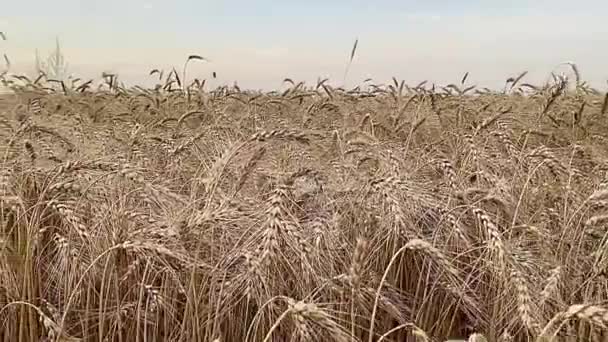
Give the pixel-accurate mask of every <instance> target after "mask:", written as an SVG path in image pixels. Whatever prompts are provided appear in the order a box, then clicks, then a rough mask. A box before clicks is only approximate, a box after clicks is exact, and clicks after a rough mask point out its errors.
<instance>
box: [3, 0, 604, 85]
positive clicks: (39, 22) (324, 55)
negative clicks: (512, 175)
mask: <svg viewBox="0 0 608 342" xmlns="http://www.w3.org/2000/svg"><path fill="white" fill-rule="evenodd" d="M606 10H608V3H605V2H602V1H598V0H582V1H578V2H570V1H564V0H558V1H551V2H549V1H535V2H530V1H523V0H514V1H510V2H499V1H495V0H491V1H483V2H482V1H480V0H476V1H473V0H468V1H460V2H458V3H455V2H450V1H445V0H442V1H427V2H425V3H422V4H420V3H416V2H414V1H393V0H391V1H378V2H376V3H370V2H363V1H355V0H353V1H341V0H340V1H333V2H331V3H328V2H321V1H317V0H314V1H307V2H305V3H290V2H285V1H283V2H275V1H267V0H266V1H256V2H246V1H233V2H232V3H226V2H217V1H198V2H195V1H186V0H179V1H178V0H176V1H173V2H166V1H164V2H163V1H159V0H146V1H140V0H133V1H129V2H127V1H117V0H108V1H103V2H83V1H77V0H59V1H54V2H52V3H50V2H43V1H33V0H23V1H20V2H17V1H13V2H11V3H9V4H5V5H4V6H3V11H2V14H1V15H0V31H2V32H5V33H6V35H7V38H8V40H7V41H4V42H0V53H6V54H7V55H8V56H9V57H10V59H11V62H12V69H11V70H12V71H13V72H18V73H30V74H31V73H32V72H33V70H34V58H35V51H36V49H38V50H39V52H40V55H41V56H43V57H44V56H46V55H47V54H48V53H50V52H51V51H52V49H53V47H54V45H55V38H56V37H58V38H59V40H60V42H61V46H62V49H63V52H64V55H65V57H66V60H67V61H68V63H69V66H70V71H71V73H72V74H74V75H76V76H78V77H83V78H98V77H99V75H100V74H101V73H102V72H103V71H107V72H114V73H118V74H119V75H120V78H121V80H122V81H124V82H125V83H127V84H131V85H132V84H151V83H150V82H153V81H154V80H153V78H152V77H150V76H148V72H149V71H150V70H151V69H153V68H160V69H165V70H167V69H169V68H171V67H175V68H176V69H177V70H179V71H180V72H181V68H182V66H183V63H184V61H185V59H186V57H187V56H188V55H190V54H199V55H201V56H204V57H206V58H208V59H210V61H211V62H209V63H197V62H194V63H192V65H191V67H190V68H189V79H192V78H194V77H197V78H201V79H202V78H207V79H209V78H210V75H211V72H213V71H215V72H216V73H217V75H218V78H217V79H216V80H212V82H211V83H210V86H214V85H220V84H232V83H233V82H234V81H237V82H238V84H239V86H241V87H244V88H254V89H275V88H279V87H281V85H282V80H283V79H284V78H286V77H289V78H292V79H294V80H302V81H307V82H314V81H315V80H316V79H317V78H318V77H328V78H329V79H330V81H331V83H332V84H336V85H342V81H343V76H344V71H345V68H346V65H347V62H348V57H349V54H350V50H351V48H352V44H353V42H354V41H355V39H356V38H358V39H359V46H358V50H357V54H356V56H355V59H354V61H353V64H352V66H351V68H350V71H349V74H348V79H347V84H346V85H347V86H352V85H356V84H361V83H362V81H363V80H364V79H366V78H372V79H373V80H374V81H376V82H387V81H389V80H390V78H391V77H393V76H395V77H397V78H398V79H404V80H405V81H406V82H408V83H417V82H419V81H422V80H429V82H434V83H438V84H447V83H451V82H456V81H458V80H459V79H460V77H462V75H463V74H464V73H465V72H467V71H468V72H470V77H469V84H476V85H478V86H480V87H486V86H487V87H492V88H497V87H500V86H501V85H502V84H503V83H504V80H505V79H506V78H508V77H509V76H513V75H516V74H518V73H520V72H522V71H524V70H527V71H529V75H528V76H527V78H526V80H527V81H528V82H532V83H534V82H542V81H544V80H546V79H547V78H548V76H549V74H550V72H551V71H552V70H553V68H554V67H555V66H556V65H558V64H559V63H560V62H565V61H572V62H574V63H576V64H577V65H578V67H579V68H580V71H581V73H582V78H583V79H584V80H586V81H588V82H589V83H590V84H591V85H592V86H595V87H599V88H602V89H603V88H605V87H606V80H607V79H608V68H607V66H606V61H608V25H605V23H603V15H602V13H605V11H606Z"/></svg>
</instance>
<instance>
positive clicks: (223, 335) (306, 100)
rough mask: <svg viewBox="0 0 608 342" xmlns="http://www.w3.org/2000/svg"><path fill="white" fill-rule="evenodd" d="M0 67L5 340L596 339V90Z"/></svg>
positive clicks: (601, 261)
mask: <svg viewBox="0 0 608 342" xmlns="http://www.w3.org/2000/svg"><path fill="white" fill-rule="evenodd" d="M152 75H153V76H154V77H157V79H158V85H157V86H156V87H154V88H152V89H145V88H141V87H133V88H124V87H121V86H120V85H119V83H118V82H116V79H115V77H114V76H113V75H109V76H108V75H107V76H106V78H105V82H104V83H103V84H101V85H100V86H99V88H95V87H94V86H93V83H91V82H83V81H77V80H76V81H73V82H72V83H71V84H67V83H58V82H56V81H55V82H54V81H53V80H46V79H45V77H44V76H43V75H41V77H39V78H38V79H36V80H30V79H27V78H26V77H18V76H11V75H8V74H5V75H4V76H3V77H2V80H3V82H4V83H5V84H7V85H8V86H9V87H11V89H12V90H13V92H12V93H11V94H7V95H3V96H2V97H1V98H0V139H2V144H1V145H0V146H1V150H0V152H1V155H2V160H1V162H0V167H1V180H0V223H1V226H0V251H1V252H0V336H1V339H2V341H19V342H23V341H99V342H104V341H119V342H127V341H218V342H224V341H225V342H228V341H260V342H261V341H328V342H332V341H339V342H342V341H344V342H346V341H362V342H372V341H378V342H379V341H385V342H389V341H439V342H441V341H445V340H447V339H461V340H467V339H468V340H469V341H478V342H480V341H505V342H506V341H598V342H599V341H608V333H607V332H606V328H607V325H608V309H606V308H607V306H606V303H607V302H606V301H607V299H608V279H607V276H608V272H607V271H608V234H607V230H606V227H607V222H608V173H607V171H608V145H607V140H608V117H607V115H608V113H607V106H608V97H606V96H604V95H603V94H602V93H600V92H599V91H596V90H594V89H591V88H590V87H588V86H587V85H586V84H585V83H584V82H582V81H581V80H579V79H578V78H575V79H569V78H566V77H563V76H555V77H553V79H552V80H550V81H549V82H547V84H544V85H539V86H533V85H530V84H525V83H523V80H522V78H523V75H522V77H514V78H510V79H509V80H508V82H507V85H506V87H505V89H504V90H503V91H498V92H493V91H490V90H487V89H478V88H475V87H474V86H472V85H469V84H468V83H467V81H466V75H465V77H464V78H463V79H462V81H461V82H457V83H456V84H451V85H449V86H447V87H439V86H434V85H431V84H429V83H424V82H423V83H421V84H418V85H415V86H408V85H406V84H404V82H400V81H398V80H396V79H394V80H392V81H391V82H389V83H388V84H385V85H381V84H370V83H369V82H368V83H367V86H366V87H360V88H359V87H357V88H355V89H341V88H338V87H332V86H330V84H329V81H327V80H321V81H319V82H318V83H317V84H313V85H306V84H304V83H297V82H294V81H292V80H289V79H287V80H285V85H286V89H287V90H285V91H282V92H266V93H262V92H251V91H244V90H240V89H238V87H220V88H217V89H214V90H209V91H207V90H203V89H204V88H203V86H204V82H201V81H199V80H195V81H194V82H193V83H192V84H190V85H188V86H186V85H185V84H183V83H182V82H185V79H180V77H179V76H178V73H177V72H170V73H168V74H166V75H164V73H163V72H161V71H160V70H154V71H153V72H152Z"/></svg>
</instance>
